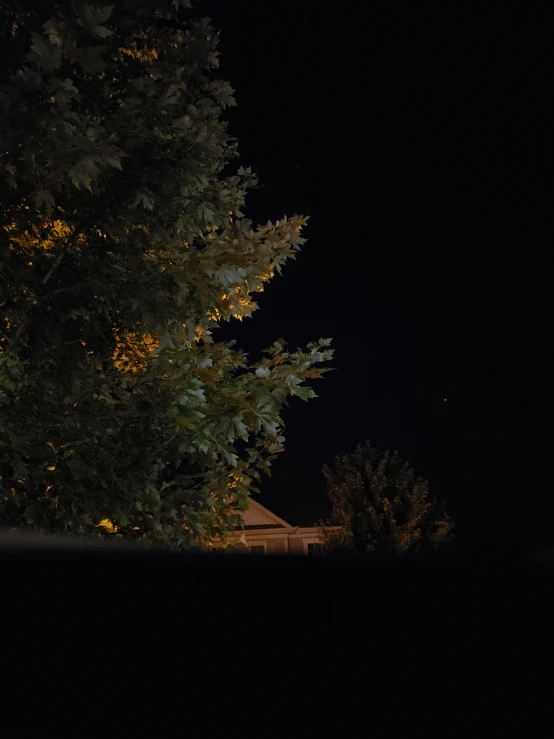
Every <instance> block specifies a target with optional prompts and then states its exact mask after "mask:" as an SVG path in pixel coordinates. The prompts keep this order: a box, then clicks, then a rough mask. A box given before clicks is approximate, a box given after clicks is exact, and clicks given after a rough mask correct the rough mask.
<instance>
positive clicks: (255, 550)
mask: <svg viewBox="0 0 554 739" xmlns="http://www.w3.org/2000/svg"><path fill="white" fill-rule="evenodd" d="M250 554H265V546H264V545H263V544H256V545H255V546H251V547H250Z"/></svg>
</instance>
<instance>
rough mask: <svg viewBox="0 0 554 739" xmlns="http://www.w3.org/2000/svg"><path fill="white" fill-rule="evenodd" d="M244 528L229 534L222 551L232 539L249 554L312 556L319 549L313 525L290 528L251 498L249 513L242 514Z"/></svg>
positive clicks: (247, 511) (317, 534)
mask: <svg viewBox="0 0 554 739" xmlns="http://www.w3.org/2000/svg"><path fill="white" fill-rule="evenodd" d="M242 517H243V520H244V529H238V530H237V531H235V532H234V533H233V534H229V535H228V536H227V537H226V538H225V540H224V542H222V543H221V544H217V543H216V544H214V546H215V547H216V548H222V547H224V546H228V545H229V544H232V542H233V541H234V540H235V541H237V542H240V541H242V543H243V545H244V543H246V546H247V547H248V548H249V550H250V553H251V554H297V555H302V554H314V553H316V552H317V549H318V546H319V529H318V528H317V527H315V526H310V527H304V528H300V527H298V526H291V525H290V523H287V522H286V521H284V520H283V519H282V518H279V516H276V515H275V513H272V512H271V511H269V510H268V509H267V508H264V506H263V505H261V504H260V503H258V502H257V501H255V500H253V499H252V498H250V503H249V505H248V510H246V511H245V512H244V513H243V514H242Z"/></svg>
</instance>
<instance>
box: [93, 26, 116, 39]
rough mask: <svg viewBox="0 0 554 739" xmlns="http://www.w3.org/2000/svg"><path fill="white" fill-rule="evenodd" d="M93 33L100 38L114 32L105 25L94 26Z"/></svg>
mask: <svg viewBox="0 0 554 739" xmlns="http://www.w3.org/2000/svg"><path fill="white" fill-rule="evenodd" d="M92 34H93V36H98V37H99V38H107V37H108V36H111V35H112V34H113V31H110V29H109V28H106V27H105V26H93V27H92Z"/></svg>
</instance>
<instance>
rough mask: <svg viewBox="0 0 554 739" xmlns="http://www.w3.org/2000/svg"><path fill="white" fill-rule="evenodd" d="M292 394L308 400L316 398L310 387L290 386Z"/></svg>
mask: <svg viewBox="0 0 554 739" xmlns="http://www.w3.org/2000/svg"><path fill="white" fill-rule="evenodd" d="M291 393H292V395H297V396H298V397H299V398H302V400H309V399H310V398H317V397H318V396H317V395H316V394H315V393H314V391H313V390H312V388H311V387H299V386H298V385H296V386H295V387H292V388H291Z"/></svg>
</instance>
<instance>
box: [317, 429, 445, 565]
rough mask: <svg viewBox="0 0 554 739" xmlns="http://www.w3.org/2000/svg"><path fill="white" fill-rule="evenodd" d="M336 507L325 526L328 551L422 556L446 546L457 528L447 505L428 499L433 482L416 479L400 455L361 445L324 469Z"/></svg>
mask: <svg viewBox="0 0 554 739" xmlns="http://www.w3.org/2000/svg"><path fill="white" fill-rule="evenodd" d="M323 474H324V477H325V481H326V486H327V492H328V496H329V500H330V503H331V508H332V515H331V523H332V524H333V525H334V526H340V528H339V529H331V528H328V526H323V527H322V532H321V538H322V542H323V549H324V551H330V552H334V551H351V552H355V553H357V554H365V553H370V552H396V553H404V552H410V551H422V550H426V549H427V550H429V549H434V548H437V547H439V546H442V545H444V544H446V543H447V542H448V541H450V540H451V539H452V537H453V529H454V524H453V522H452V520H451V519H450V518H449V517H448V515H447V514H446V512H445V510H444V506H443V505H442V504H441V503H438V502H437V501H436V500H435V499H434V498H431V497H430V496H429V483H428V482H427V481H426V480H423V479H422V478H421V477H418V476H416V474H415V472H414V470H413V469H411V468H410V466H409V464H408V463H407V462H405V461H403V460H402V459H401V458H400V456H399V454H398V452H396V451H394V452H390V451H385V452H382V451H381V450H379V449H377V448H375V447H373V446H372V445H371V444H370V443H369V441H365V442H364V443H363V444H358V446H357V447H356V450H355V452H354V453H353V454H346V455H344V456H343V457H337V458H336V463H335V469H334V470H331V469H330V468H329V467H328V466H327V465H324V466H323Z"/></svg>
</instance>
